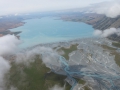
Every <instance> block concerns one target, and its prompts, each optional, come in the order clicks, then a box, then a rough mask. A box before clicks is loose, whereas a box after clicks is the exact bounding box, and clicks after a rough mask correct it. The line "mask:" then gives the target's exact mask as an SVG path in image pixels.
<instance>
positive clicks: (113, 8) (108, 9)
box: [87, 0, 120, 18]
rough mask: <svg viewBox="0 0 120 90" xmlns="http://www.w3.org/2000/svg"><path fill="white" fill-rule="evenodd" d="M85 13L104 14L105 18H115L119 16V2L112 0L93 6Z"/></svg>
mask: <svg viewBox="0 0 120 90" xmlns="http://www.w3.org/2000/svg"><path fill="white" fill-rule="evenodd" d="M87 12H92V13H97V14H104V15H106V16H107V17H111V18H115V17H117V16H118V15H120V1H119V0H112V1H106V2H102V3H98V4H94V5H92V6H91V7H89V9H88V10H87Z"/></svg>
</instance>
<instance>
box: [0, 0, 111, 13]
mask: <svg viewBox="0 0 120 90" xmlns="http://www.w3.org/2000/svg"><path fill="white" fill-rule="evenodd" d="M105 1H111V0H96V1H95V0H89V1H88V0H84V1H83V0H50V1H49V0H0V15H7V14H16V13H31V12H43V11H53V10H65V9H72V8H82V7H88V6H91V5H93V4H96V3H101V2H105Z"/></svg>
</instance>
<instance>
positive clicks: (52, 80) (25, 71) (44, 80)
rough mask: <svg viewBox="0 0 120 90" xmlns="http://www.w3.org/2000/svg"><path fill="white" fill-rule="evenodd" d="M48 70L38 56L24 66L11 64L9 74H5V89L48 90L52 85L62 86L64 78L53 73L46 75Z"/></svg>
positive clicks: (68, 87)
mask: <svg viewBox="0 0 120 90" xmlns="http://www.w3.org/2000/svg"><path fill="white" fill-rule="evenodd" d="M49 71H50V69H49V68H47V67H46V66H45V65H44V64H42V60H41V59H40V58H39V56H36V57H35V61H34V62H31V63H30V65H28V66H26V65H25V64H24V63H22V64H18V65H17V64H15V63H12V67H11V69H10V72H9V73H7V76H6V79H7V81H8V82H7V83H6V86H7V87H6V88H7V89H10V86H14V87H16V88H17V89H18V90H48V89H49V88H51V87H53V86H54V85H56V84H57V85H60V86H62V87H63V86H64V84H65V82H64V79H65V78H66V76H62V75H57V74H55V73H50V74H48V73H47V72H49ZM70 88H71V86H70V85H69V84H67V85H66V89H65V90H70Z"/></svg>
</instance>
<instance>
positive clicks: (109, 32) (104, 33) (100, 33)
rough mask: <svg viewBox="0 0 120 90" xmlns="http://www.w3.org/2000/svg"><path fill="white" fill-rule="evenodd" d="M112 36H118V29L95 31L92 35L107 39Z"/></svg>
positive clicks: (119, 30) (119, 31) (119, 33)
mask: <svg viewBox="0 0 120 90" xmlns="http://www.w3.org/2000/svg"><path fill="white" fill-rule="evenodd" d="M112 34H117V35H118V36H120V29H119V28H118V29H116V28H110V29H106V30H104V31H102V30H95V31H94V35H95V36H101V37H108V36H110V35H112Z"/></svg>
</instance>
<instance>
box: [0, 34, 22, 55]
mask: <svg viewBox="0 0 120 90" xmlns="http://www.w3.org/2000/svg"><path fill="white" fill-rule="evenodd" d="M20 43H21V41H20V40H18V39H17V37H16V36H14V35H6V36H3V37H0V55H4V54H11V53H14V52H15V51H17V49H18V45H19V44H20Z"/></svg>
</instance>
